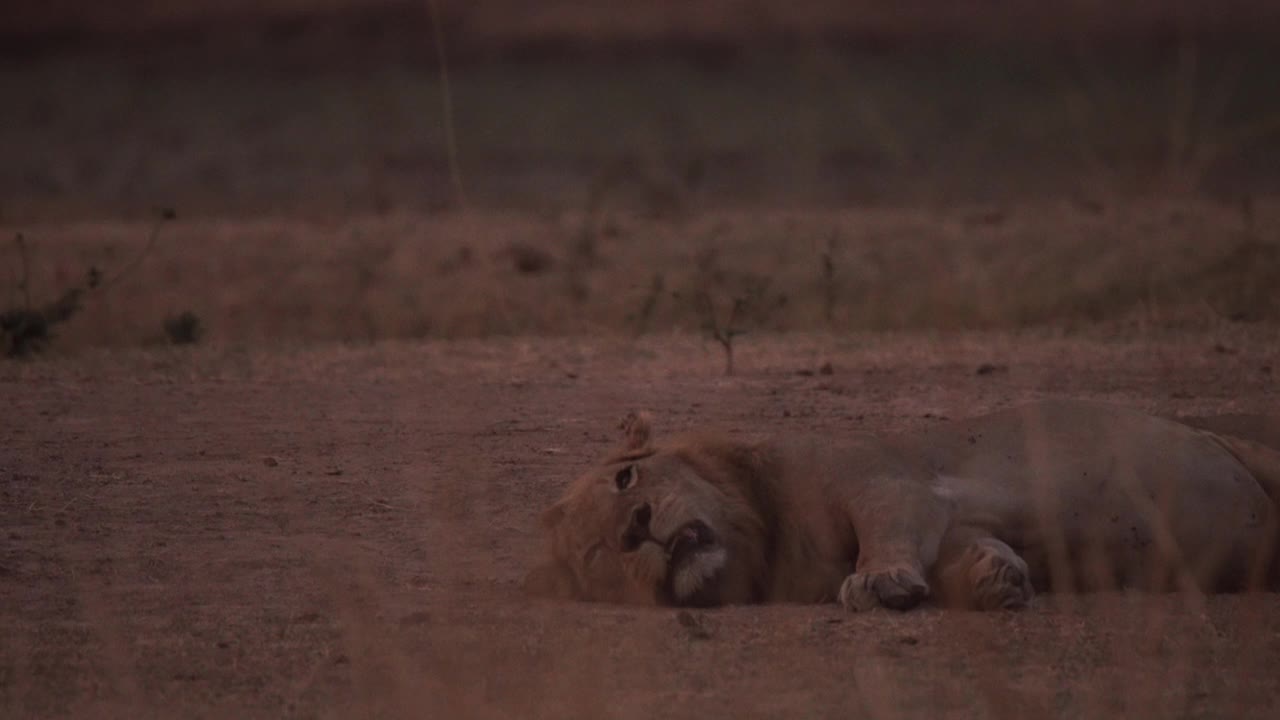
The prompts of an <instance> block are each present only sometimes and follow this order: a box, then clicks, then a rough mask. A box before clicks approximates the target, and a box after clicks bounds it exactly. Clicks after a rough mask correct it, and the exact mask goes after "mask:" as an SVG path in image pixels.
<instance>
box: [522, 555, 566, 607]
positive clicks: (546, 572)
mask: <svg viewBox="0 0 1280 720" xmlns="http://www.w3.org/2000/svg"><path fill="white" fill-rule="evenodd" d="M523 587H524V592H525V594H526V595H529V596H530V597H537V598H547V599H550V600H572V599H573V598H574V593H573V578H572V577H571V576H570V575H569V572H568V570H567V569H566V568H565V567H564V566H562V565H560V564H559V563H555V562H547V563H543V564H541V565H538V566H537V567H535V568H534V569H532V570H530V571H529V574H528V575H526V576H525V578H524V585H523Z"/></svg>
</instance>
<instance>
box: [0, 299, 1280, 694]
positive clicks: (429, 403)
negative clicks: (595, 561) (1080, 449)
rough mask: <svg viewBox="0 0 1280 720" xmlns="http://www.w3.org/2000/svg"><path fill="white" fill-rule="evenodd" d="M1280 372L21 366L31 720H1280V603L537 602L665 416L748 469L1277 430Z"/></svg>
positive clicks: (437, 361)
mask: <svg viewBox="0 0 1280 720" xmlns="http://www.w3.org/2000/svg"><path fill="white" fill-rule="evenodd" d="M1278 351H1280V335H1277V334H1276V332H1275V331H1274V330H1266V329H1260V328H1259V327H1257V326H1252V327H1246V326H1241V325H1238V324H1237V325H1223V326H1221V327H1219V328H1216V329H1213V330H1210V331H1205V332H1199V333H1194V334H1193V333H1181V334H1169V333H1163V334H1161V333H1154V332H1141V333H1134V332H1124V333H1120V332H1117V333H1114V334H1111V335H1108V334H1105V333H1103V332H1101V331H1094V332H1091V333H1089V334H1087V335H1074V336H1063V335H1057V334H1048V333H1039V334H1020V335H1006V334H980V335H979V334H967V335H937V334H931V335H876V336H870V335H847V336H841V337H831V336H811V335H802V336H797V335H791V336H759V337H754V338H753V337H745V338H743V339H742V345H741V347H740V348H739V358H738V362H739V375H738V376H736V377H733V378H726V377H724V376H722V375H721V359H720V357H719V355H718V352H719V351H718V349H717V348H716V347H714V346H712V345H708V344H706V343H704V342H702V341H700V340H697V339H692V338H688V337H684V336H660V337H648V338H644V339H642V340H639V341H630V340H593V341H590V342H586V341H568V340H560V341H554V340H490V341H483V342H482V341H475V342H471V341H466V342H455V343H445V342H429V343H421V344H403V343H395V342H389V343H382V344H379V345H376V346H373V347H371V348H346V347H340V346H328V347H314V346H313V347H311V348H309V349H303V348H289V347H277V348H275V349H263V350H254V351H243V350H235V349H219V348H217V347H209V348H202V349H198V350H195V351H192V352H185V351H177V350H147V351H141V350H138V351H112V352H108V351H91V352H88V353H86V354H84V355H82V356H80V357H78V358H57V357H54V358H46V359H44V360H41V361H39V362H30V363H17V362H9V363H2V364H0V403H2V405H3V407H4V409H5V411H4V412H3V413H0V638H3V641H2V642H0V716H3V717H13V718H17V717H54V716H62V717H122V718H123V717H129V718H134V717H237V718H239V717H264V718H266V717H272V718H274V717H356V716H359V717H366V716H368V717H522V718H523V717H555V718H560V717H593V718H594V717H655V716H663V717H708V716H710V717H851V716H852V717H872V718H894V717H930V718H933V717H1026V716H1032V715H1034V716H1052V717H1081V718H1084V717H1099V716H1106V715H1111V716H1124V717H1258V718H1262V717H1271V716H1272V713H1273V712H1274V706H1275V703H1276V698H1277V697H1280V695H1278V693H1280V680H1278V679H1277V673H1276V672H1275V668H1276V667H1280V597H1278V596H1276V595H1259V596H1239V597H1214V598H1209V599H1207V600H1205V599H1196V598H1187V597H1176V596H1169V597H1125V596H1099V597H1092V598H1087V599H1079V598H1056V599H1048V598H1045V599H1042V600H1040V601H1038V602H1037V604H1036V606H1035V607H1034V608H1033V609H1032V610H1030V611H1028V612H1024V613H1019V614H991V615H982V614H971V613H959V612H942V611H938V610H932V609H924V610H920V611H916V612H912V613H908V614H889V613H873V614H868V615H865V616H850V615H845V614H843V613H842V612H840V611H839V610H837V608H835V607H834V606H832V607H781V606H780V607H752V608H732V609H723V610H715V611H706V612H701V611H700V612H696V613H681V612H677V611H673V610H658V609H631V608H619V607H605V606H591V605H575V604H556V603H544V602H530V601H528V600H526V599H525V598H523V597H522V596H521V594H520V592H519V590H518V583H519V580H520V578H521V576H522V573H523V572H524V571H525V569H526V568H528V567H529V566H530V564H531V563H532V562H533V560H534V558H535V557H536V555H537V553H538V552H539V550H540V539H539V538H538V535H537V532H536V528H535V523H536V515H537V511H538V510H539V509H540V508H541V507H543V506H544V504H546V503H547V502H548V501H549V500H550V499H551V498H552V497H554V496H555V495H556V494H557V493H558V491H559V489H560V488H561V487H562V485H563V483H565V482H566V481H567V480H568V479H569V478H570V477H571V476H572V475H573V474H574V473H575V472H577V470H578V469H579V468H580V467H582V466H583V464H584V463H585V462H587V461H589V460H590V459H591V458H592V457H593V456H594V455H595V454H596V453H598V452H601V451H602V450H603V449H604V448H606V447H607V446H608V445H609V444H610V443H611V442H612V439H613V435H614V427H613V426H614V422H615V421H616V419H617V418H618V417H619V416H620V414H621V413H622V412H623V411H625V410H627V409H630V408H634V407H645V408H650V409H653V410H654V411H656V413H657V417H658V421H659V422H661V423H662V424H663V425H666V426H669V427H671V428H673V429H674V428H681V427H687V426H690V425H693V424H701V423H711V424H715V425H720V426H722V427H726V428H728V429H730V430H732V431H734V432H741V433H746V434H762V433H768V432H772V431H775V430H801V429H815V428H816V429H821V430H824V431H828V432H842V431H850V430H855V429H879V428H883V429H901V428H908V427H919V426H922V425H925V424H927V423H931V422H936V421H937V419H938V418H940V417H948V416H949V417H956V416H960V415H964V414H968V413H976V412H980V411H984V410H988V409H992V408H996V407H999V406H1003V405H1006V404H1008V403H1011V402H1014V401H1018V400H1024V399H1029V398H1033V397H1041V396H1056V395H1070V396H1075V397H1095V398H1105V399H1111V400H1116V401H1121V402H1126V403H1130V404H1134V405H1137V406H1139V407H1143V408H1147V409H1149V410H1152V411H1156V412H1160V413H1165V414H1170V415H1182V414H1212V413H1229V412H1273V413H1274V412H1275V410H1276V408H1277V403H1276V400H1277V384H1276V382H1277V381H1276V376H1275V374H1274V367H1275V361H1276V358H1277V356H1278V355H1277V353H1278ZM827 362H830V363H831V364H832V372H831V374H825V373H823V372H820V371H819V370H818V369H819V368H820V367H821V366H822V365H823V364H824V363H827ZM983 364H990V365H993V366H995V369H994V371H992V372H984V373H978V372H977V368H978V367H979V366H980V365H983Z"/></svg>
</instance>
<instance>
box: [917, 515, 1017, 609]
mask: <svg viewBox="0 0 1280 720" xmlns="http://www.w3.org/2000/svg"><path fill="white" fill-rule="evenodd" d="M952 541H955V542H954V543H953V542H952ZM934 572H935V575H936V577H937V581H936V587H937V588H938V596H939V600H940V602H941V603H942V604H943V605H946V606H948V607H958V608H968V609H973V610H1018V609H1022V608H1025V607H1027V605H1029V604H1030V603H1031V598H1032V597H1034V596H1035V591H1034V590H1033V589H1032V587H1031V573H1030V571H1029V570H1028V568H1027V563H1026V561H1025V560H1023V559H1022V558H1021V557H1020V556H1019V555H1018V553H1016V552H1014V550H1013V548H1011V547H1009V546H1008V545H1007V544H1005V543H1004V542H1002V541H1000V540H998V539H996V538H994V537H992V536H991V535H989V534H986V533H983V532H980V531H976V530H965V531H959V532H954V531H953V532H951V533H948V536H947V537H946V538H944V540H943V547H942V550H941V554H940V556H939V558H938V564H937V565H936V566H935V567H934Z"/></svg>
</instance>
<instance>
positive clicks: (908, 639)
mask: <svg viewBox="0 0 1280 720" xmlns="http://www.w3.org/2000/svg"><path fill="white" fill-rule="evenodd" d="M898 642H900V643H902V644H903V645H919V644H920V640H919V639H918V638H915V637H913V636H911V635H903V636H902V637H900V638H898Z"/></svg>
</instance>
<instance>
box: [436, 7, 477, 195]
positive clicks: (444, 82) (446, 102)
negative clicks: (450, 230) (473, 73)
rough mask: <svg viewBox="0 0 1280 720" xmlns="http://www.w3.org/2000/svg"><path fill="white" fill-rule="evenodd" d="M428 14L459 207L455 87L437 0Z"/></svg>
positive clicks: (446, 141) (460, 182)
mask: <svg viewBox="0 0 1280 720" xmlns="http://www.w3.org/2000/svg"><path fill="white" fill-rule="evenodd" d="M427 12H429V13H430V14H431V29H432V31H433V33H434V34H435V40H436V43H435V44H436V60H437V61H438V62H439V63H440V105H441V108H442V109H443V111H444V138H445V144H446V145H447V148H446V149H447V151H448V155H449V180H450V181H451V182H452V183H453V192H454V195H455V199H456V200H457V202H458V205H459V207H463V206H465V205H466V204H467V196H466V193H465V192H463V189H462V169H461V168H460V167H459V164H458V136H457V133H456V132H455V130H454V125H453V116H454V112H453V87H452V85H451V84H450V83H449V65H448V63H447V62H445V53H444V28H443V27H441V25H440V9H439V7H438V6H437V4H436V0H427Z"/></svg>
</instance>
